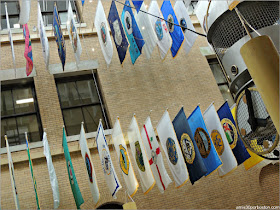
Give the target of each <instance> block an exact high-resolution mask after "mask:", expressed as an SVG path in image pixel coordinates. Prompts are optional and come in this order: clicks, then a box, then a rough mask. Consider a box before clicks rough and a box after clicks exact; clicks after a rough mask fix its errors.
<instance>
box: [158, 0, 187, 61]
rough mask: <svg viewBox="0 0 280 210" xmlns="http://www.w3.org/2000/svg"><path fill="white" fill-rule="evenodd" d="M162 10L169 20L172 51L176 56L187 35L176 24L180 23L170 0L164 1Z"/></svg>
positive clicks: (167, 22)
mask: <svg viewBox="0 0 280 210" xmlns="http://www.w3.org/2000/svg"><path fill="white" fill-rule="evenodd" d="M161 12H162V15H163V17H164V19H165V20H167V21H166V25H167V28H168V30H169V33H170V36H171V38H172V46H171V53H172V56H173V58H174V57H175V56H176V55H177V54H178V52H179V50H180V48H181V46H182V43H183V42H184V39H185V37H184V34H183V31H182V29H181V27H180V26H176V25H179V23H178V20H177V17H176V15H175V12H174V10H173V7H172V5H171V2H170V1H169V0H164V1H163V3H162V5H161ZM174 24H176V25H174Z"/></svg>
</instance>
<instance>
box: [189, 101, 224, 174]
mask: <svg viewBox="0 0 280 210" xmlns="http://www.w3.org/2000/svg"><path fill="white" fill-rule="evenodd" d="M188 123H189V125H190V129H191V132H192V135H193V136H194V140H195V142H196V144H197V147H198V150H199V152H200V154H201V156H202V158H203V162H204V164H205V166H206V168H207V173H206V174H205V176H208V175H209V174H211V173H212V172H214V171H215V170H217V169H218V168H219V167H221V166H222V161H221V159H220V158H219V155H218V153H217V151H216V149H215V147H214V144H213V142H212V140H211V137H210V135H209V133H208V130H207V128H206V125H205V122H204V120H203V116H202V113H201V110H200V107H199V106H197V107H196V108H195V110H194V111H193V112H192V114H191V115H190V116H189V117H188Z"/></svg>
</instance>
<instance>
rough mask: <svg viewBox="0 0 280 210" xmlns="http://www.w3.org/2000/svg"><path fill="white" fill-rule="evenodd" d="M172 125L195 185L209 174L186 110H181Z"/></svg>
mask: <svg viewBox="0 0 280 210" xmlns="http://www.w3.org/2000/svg"><path fill="white" fill-rule="evenodd" d="M172 123H173V126H174V130H175V132H176V135H177V139H178V141H179V143H180V147H181V149H182V153H183V155H184V158H185V162H186V165H187V168H188V172H189V176H190V181H191V183H192V184H194V182H195V181H197V180H199V179H200V178H201V177H203V176H204V175H205V174H206V173H207V169H206V166H205V165H204V162H203V158H202V157H201V155H200V153H199V150H198V147H197V145H196V142H195V140H194V137H193V135H192V132H191V129H190V126H189V123H188V120H187V117H186V115H185V112H184V108H181V110H180V111H179V112H178V114H177V116H176V117H175V118H174V120H173V122H172Z"/></svg>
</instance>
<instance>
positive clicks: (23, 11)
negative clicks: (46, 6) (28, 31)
mask: <svg viewBox="0 0 280 210" xmlns="http://www.w3.org/2000/svg"><path fill="white" fill-rule="evenodd" d="M30 4H31V0H21V4H20V15H19V21H18V22H19V24H21V25H24V24H26V23H27V22H28V21H29V17H30Z"/></svg>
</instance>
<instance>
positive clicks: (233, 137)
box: [217, 102, 250, 165]
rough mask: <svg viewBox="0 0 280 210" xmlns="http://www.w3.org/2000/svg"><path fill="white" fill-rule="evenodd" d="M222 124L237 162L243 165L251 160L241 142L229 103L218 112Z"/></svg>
mask: <svg viewBox="0 0 280 210" xmlns="http://www.w3.org/2000/svg"><path fill="white" fill-rule="evenodd" d="M217 113H218V115H219V118H220V120H221V124H222V126H223V129H224V131H225V134H226V137H227V140H228V143H229V145H230V148H231V149H232V152H233V154H234V156H235V158H236V160H237V163H238V165H240V164H241V163H243V162H244V161H245V160H247V159H248V158H250V154H249V153H248V152H247V150H246V148H245V146H244V144H243V142H242V141H241V139H240V137H239V134H238V133H237V129H236V127H235V122H234V119H233V117H232V114H231V111H230V108H229V106H228V103H227V102H225V103H224V104H223V105H222V106H221V107H220V108H219V110H218V111H217Z"/></svg>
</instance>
